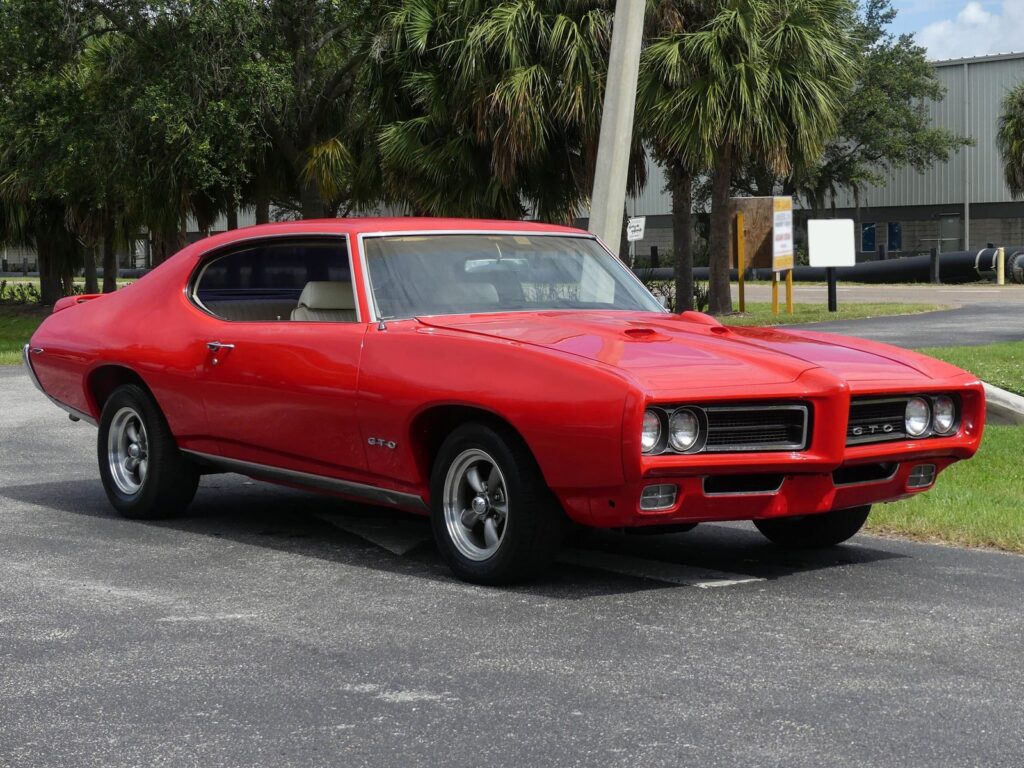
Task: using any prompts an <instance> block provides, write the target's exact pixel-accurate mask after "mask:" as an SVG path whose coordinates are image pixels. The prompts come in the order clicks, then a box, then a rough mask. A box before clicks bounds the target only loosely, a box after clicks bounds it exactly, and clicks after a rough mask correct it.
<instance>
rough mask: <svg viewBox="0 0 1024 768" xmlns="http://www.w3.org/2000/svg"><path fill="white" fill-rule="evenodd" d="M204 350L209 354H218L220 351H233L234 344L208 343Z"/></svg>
mask: <svg viewBox="0 0 1024 768" xmlns="http://www.w3.org/2000/svg"><path fill="white" fill-rule="evenodd" d="M206 348H207V349H208V350H210V351H211V352H220V351H221V350H222V349H234V348H235V345H234V344H224V343H223V342H220V341H208V342H206Z"/></svg>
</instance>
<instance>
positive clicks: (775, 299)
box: [772, 272, 779, 315]
mask: <svg viewBox="0 0 1024 768" xmlns="http://www.w3.org/2000/svg"><path fill="white" fill-rule="evenodd" d="M772 314H773V315H777V314H779V273H778V272H773V273H772Z"/></svg>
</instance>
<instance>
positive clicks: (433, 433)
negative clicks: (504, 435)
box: [410, 405, 532, 483]
mask: <svg viewBox="0 0 1024 768" xmlns="http://www.w3.org/2000/svg"><path fill="white" fill-rule="evenodd" d="M469 422H481V423H484V424H490V425H491V426H494V427H498V428H499V429H500V430H501V431H503V432H511V433H512V434H514V435H515V437H516V438H518V439H519V440H521V441H522V443H523V445H524V446H526V447H527V450H529V445H528V444H527V442H526V440H525V439H523V436H522V435H521V434H520V433H519V430H517V429H516V428H515V427H514V426H512V424H510V423H509V422H508V421H506V420H505V419H503V418H502V417H501V416H498V415H497V414H495V413H493V412H491V411H487V410H484V409H483V408H474V407H473V406H468V405H439V406H436V407H434V408H429V409H427V410H426V411H424V412H423V413H421V414H419V415H418V416H417V417H416V418H415V419H414V420H413V422H412V428H411V430H410V437H411V442H412V446H413V453H414V454H415V456H416V463H417V465H418V466H419V469H420V472H421V474H422V477H423V479H424V481H425V482H427V483H429V481H430V473H431V471H432V470H433V468H434V459H435V457H436V456H437V452H438V451H439V450H440V448H441V443H443V442H444V440H445V438H446V437H448V435H450V434H451V433H452V431H453V430H455V429H456V428H457V427H459V426H461V425H462V424H466V423H469ZM531 454H532V451H531Z"/></svg>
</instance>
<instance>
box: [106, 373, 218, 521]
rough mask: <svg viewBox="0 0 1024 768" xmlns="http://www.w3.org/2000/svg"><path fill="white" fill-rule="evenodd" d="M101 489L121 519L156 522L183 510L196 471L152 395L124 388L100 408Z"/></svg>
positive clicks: (192, 492) (192, 490) (193, 489)
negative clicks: (123, 517)
mask: <svg viewBox="0 0 1024 768" xmlns="http://www.w3.org/2000/svg"><path fill="white" fill-rule="evenodd" d="M96 447H97V454H98V459H99V466H100V477H101V479H102V480H103V489H104V490H105V491H106V493H107V498H108V499H109V500H110V503H111V504H112V505H113V506H114V508H115V509H117V511H118V512H120V513H121V514H122V515H124V516H125V517H131V518H138V519H150V520H151V519H157V518H161V517H169V516H171V515H174V514H177V513H179V512H181V511H183V510H184V509H185V508H186V507H187V506H188V505H189V503H190V502H191V501H192V497H193V496H195V493H196V488H197V486H198V484H199V472H198V471H197V470H196V468H195V467H194V466H193V465H192V464H191V463H190V462H189V461H188V460H187V459H186V458H185V457H184V456H183V455H182V454H181V452H180V451H179V450H178V446H177V444H176V443H175V441H174V438H173V436H172V435H171V432H170V428H169V427H168V426H167V422H166V420H165V419H164V417H163V414H162V413H160V409H159V408H158V407H157V405H156V403H155V402H154V401H153V398H152V396H150V394H149V393H148V392H146V390H144V389H143V388H142V387H139V386H136V385H134V384H128V385H125V386H123V387H119V388H118V389H116V390H115V391H114V392H113V393H112V394H111V395H110V397H109V398H107V402H106V403H105V404H104V406H103V413H102V415H101V416H100V429H99V435H98V439H97V445H96Z"/></svg>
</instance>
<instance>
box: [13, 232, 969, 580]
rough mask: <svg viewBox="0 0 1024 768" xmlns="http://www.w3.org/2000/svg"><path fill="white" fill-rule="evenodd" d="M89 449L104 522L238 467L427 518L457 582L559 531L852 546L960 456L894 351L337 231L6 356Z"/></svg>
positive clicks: (194, 272)
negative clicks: (740, 530)
mask: <svg viewBox="0 0 1024 768" xmlns="http://www.w3.org/2000/svg"><path fill="white" fill-rule="evenodd" d="M25 362H26V365H27V366H28V371H29V373H30V375H31V376H32V378H33V379H34V381H35V382H36V384H37V385H38V386H39V388H40V389H41V390H42V391H43V392H44V393H45V394H46V395H47V397H49V398H50V399H51V400H52V401H53V402H54V403H55V404H56V405H58V406H60V407H61V408H63V409H64V410H66V411H68V412H69V413H70V414H71V416H72V418H73V419H80V420H83V421H87V422H90V423H92V424H95V425H97V426H98V427H99V435H98V442H97V449H98V458H99V469H100V476H101V477H102V479H103V485H104V487H105V489H106V492H107V495H108V497H109V498H110V502H111V504H112V505H113V506H114V507H115V508H116V509H117V510H118V511H119V512H120V513H121V514H123V515H126V516H128V517H134V518H147V519H149V518H157V517H164V516H167V515H173V514H176V513H180V512H182V511H183V510H184V509H185V508H186V507H187V506H188V504H189V502H190V501H191V500H192V498H193V496H194V495H195V493H196V488H197V485H198V482H199V477H200V475H202V474H204V473H210V472H225V471H227V472H239V473H242V474H245V475H249V476H251V477H254V478H259V479H263V480H269V481H273V482H278V483H284V484H287V485H292V486H301V487H305V488H312V489H315V490H319V491H324V492H328V493H333V494H337V495H338V496H341V497H344V498H348V499H352V500H359V501H364V502H369V503H372V504H377V505H387V506H392V507H399V508H401V509H405V510H408V511H410V512H419V513H423V514H428V515H429V516H430V518H431V521H432V525H433V531H434V535H435V538H436V540H437V546H438V548H439V550H440V552H441V554H442V555H443V557H444V558H445V560H446V561H447V562H448V563H449V565H450V566H451V567H452V569H453V570H454V571H455V573H456V574H458V575H459V576H460V577H462V578H464V579H469V580H472V581H477V582H483V583H504V582H509V581H512V580H515V579H522V578H525V577H528V576H529V575H531V574H533V573H536V572H537V570H538V569H539V568H541V567H543V566H544V564H545V563H547V562H549V561H550V560H551V558H552V557H553V556H554V554H555V552H556V550H557V547H558V545H559V541H560V538H561V536H562V533H563V532H564V531H565V529H566V527H567V524H568V523H569V522H570V521H572V522H574V523H576V524H579V525H583V526H594V527H637V526H659V527H660V528H661V529H665V530H672V529H673V528H675V529H683V528H686V527H692V526H693V525H694V524H696V523H700V522H705V521H715V520H752V521H753V522H754V524H755V525H756V526H757V527H758V529H759V530H760V531H761V532H762V533H764V535H765V536H767V537H768V538H769V539H771V540H772V541H774V542H776V543H777V544H779V545H782V546H788V547H827V546H833V545H836V544H838V543H840V542H842V541H845V540H846V539H848V538H849V537H851V536H852V535H853V534H854V533H856V532H857V531H858V530H859V529H860V527H861V526H862V525H863V523H864V521H865V519H866V518H867V516H868V512H869V510H870V507H871V505H872V504H874V503H878V502H884V501H891V500H893V499H899V498H903V497H906V496H909V495H911V494H914V493H919V492H921V491H924V490H926V489H928V488H930V487H931V486H932V484H933V483H934V482H935V479H936V477H937V476H938V474H939V473H940V472H941V471H942V470H943V469H945V468H946V467H948V466H949V465H950V464H952V463H953V462H955V461H957V460H959V459H966V458H969V457H971V456H972V455H973V454H974V453H975V451H977V449H978V445H979V443H980V441H981V435H982V429H983V422H984V412H985V403H984V394H983V390H982V386H981V384H980V383H979V382H978V381H977V380H976V379H975V377H973V376H971V375H970V374H967V373H965V372H964V371H961V370H959V369H957V368H954V367H953V366H950V365H947V364H946V363H943V362H939V361H937V360H933V359H931V358H928V357H924V356H921V355H918V354H914V353H912V352H907V351H905V350H902V349H895V348H892V347H888V346H884V345H881V344H874V343H870V342H866V341H861V340H857V339H848V338H842V337H838V336H829V335H825V334H817V333H805V332H798V331H788V330H787V331H778V330H768V329H757V328H730V327H725V326H722V325H720V324H719V323H718V322H717V321H716V320H714V319H713V318H711V317H708V316H707V315H703V314H699V313H695V312H686V313H683V314H681V315H673V314H669V313H667V312H666V311H665V310H664V309H663V308H662V306H661V305H660V304H659V302H658V301H657V300H655V298H654V297H653V296H652V295H651V294H650V293H648V292H647V290H646V289H645V288H644V286H643V285H642V284H641V283H640V282H639V281H637V280H636V278H635V277H634V276H633V275H632V273H631V272H630V271H629V270H628V269H626V268H625V267H624V266H623V265H622V264H621V263H620V262H619V261H618V260H616V259H615V258H614V257H613V256H612V255H611V254H609V253H608V251H606V250H605V249H604V248H603V247H602V245H601V243H600V242H599V241H598V240H596V239H595V238H594V237H593V236H591V235H589V234H588V233H586V232H582V231H579V230H575V229H569V228H565V227H556V226H549V225H544V224H533V223H523V222H501V221H465V220H445V219H414V218H403V219H362V220H360V219H338V220H330V221H303V222H296V223H289V224H278V225H267V226H260V227H253V228H250V229H244V230H239V231H235V232H229V233H227V234H223V235H218V236H215V237H211V238H209V239H206V240H203V241H201V242H199V243H196V244H195V245H192V246H190V247H188V248H186V249H184V250H183V251H181V252H180V253H178V254H177V255H176V256H174V257H173V258H171V259H170V260H168V261H167V262H166V263H164V264H162V265H161V266H160V267H158V268H157V269H155V270H154V271H153V272H151V273H150V274H148V275H146V276H145V277H143V278H142V279H140V280H139V281H138V282H136V283H135V284H133V285H131V286H129V287H127V288H124V289H122V290H120V291H118V292H116V293H114V294H109V295H106V296H79V297H69V298H67V299H64V300H62V301H61V302H59V303H58V305H57V306H56V307H55V308H54V312H53V314H52V315H51V316H50V317H48V318H47V319H46V321H45V322H43V324H42V325H41V326H40V328H39V330H38V331H37V332H36V334H35V335H34V336H33V337H32V340H31V343H30V344H29V345H28V346H27V347H26V348H25Z"/></svg>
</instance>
